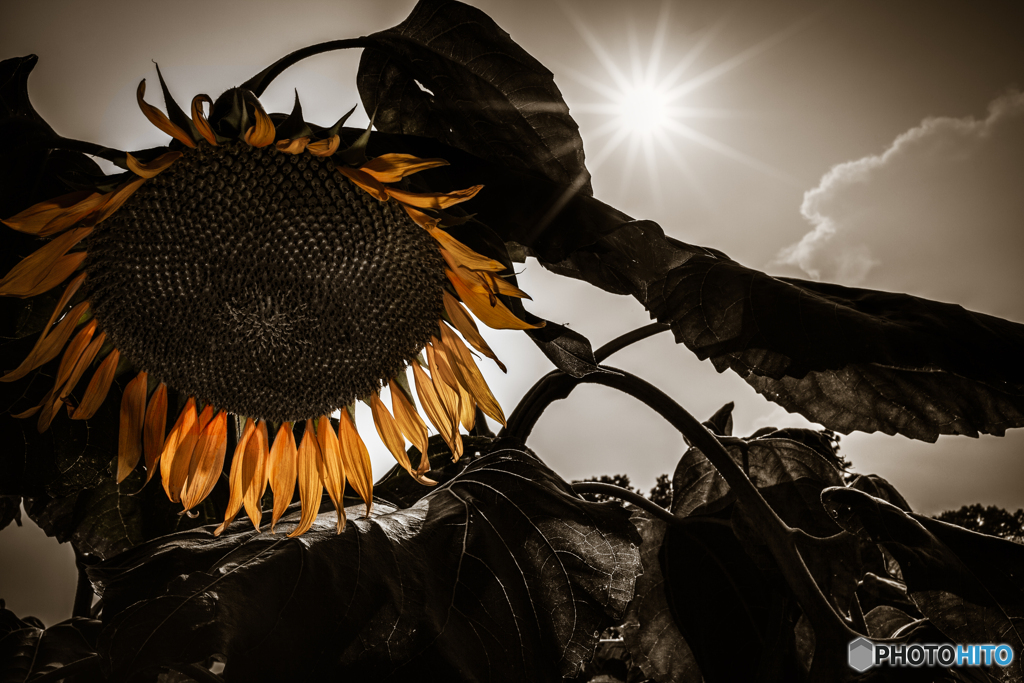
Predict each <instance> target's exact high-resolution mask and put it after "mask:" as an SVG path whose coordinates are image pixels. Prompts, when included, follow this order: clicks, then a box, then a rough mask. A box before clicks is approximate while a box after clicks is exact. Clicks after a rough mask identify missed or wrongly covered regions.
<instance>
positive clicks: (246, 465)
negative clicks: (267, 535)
mask: <svg viewBox="0 0 1024 683" xmlns="http://www.w3.org/2000/svg"><path fill="white" fill-rule="evenodd" d="M244 458H245V459H244V460H243V462H242V491H243V493H242V505H243V506H244V507H245V514H246V515H247V516H248V517H249V521H251V522H252V525H253V526H254V527H255V528H256V531H259V530H260V522H261V521H262V519H263V508H262V503H261V501H262V500H263V494H264V493H265V492H266V490H267V471H268V461H269V460H270V439H269V438H268V437H267V423H266V422H264V421H263V420H260V421H259V422H258V423H257V424H256V431H255V433H254V434H253V436H252V437H251V438H250V439H249V443H248V444H247V445H246V449H245V455H244Z"/></svg>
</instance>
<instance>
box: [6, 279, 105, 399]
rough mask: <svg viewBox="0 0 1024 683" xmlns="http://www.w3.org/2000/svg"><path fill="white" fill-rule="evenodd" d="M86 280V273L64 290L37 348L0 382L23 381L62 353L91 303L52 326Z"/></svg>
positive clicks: (83, 303) (81, 304)
mask: <svg viewBox="0 0 1024 683" xmlns="http://www.w3.org/2000/svg"><path fill="white" fill-rule="evenodd" d="M84 280H85V273H82V274H81V275H79V276H78V277H76V278H75V279H74V280H72V281H71V283H70V284H69V285H68V286H67V289H65V290H64V295H63V296H62V297H61V298H60V301H58V302H57V306H56V307H55V308H54V309H53V313H51V314H50V319H49V320H48V321H47V323H46V326H45V327H43V331H42V332H40V333H39V339H38V340H36V344H35V346H33V347H32V350H31V351H30V352H29V354H28V355H27V356H25V360H23V361H22V362H21V365H19V366H18V367H17V368H15V369H14V370H11V371H10V372H8V373H7V374H6V375H4V376H3V377H0V382H13V381H14V380H17V379H21V378H22V377H24V376H25V375H27V374H28V373H30V372H32V371H33V370H35V369H36V368H38V367H40V366H42V365H45V364H46V363H49V362H50V361H51V360H53V359H54V358H55V357H56V356H57V354H58V353H60V351H61V349H63V348H64V344H66V343H67V341H68V337H70V336H71V333H72V332H73V331H74V329H75V327H76V326H77V325H78V321H79V320H81V318H82V315H83V314H84V313H85V312H86V311H87V310H88V309H89V303H88V302H87V301H83V302H81V303H79V304H78V305H77V306H75V307H74V308H72V309H71V310H70V311H68V313H67V314H66V315H65V316H64V317H63V318H62V319H61V321H60V323H59V324H58V325H57V327H55V328H54V327H52V326H53V323H54V321H55V320H57V316H58V315H60V314H61V313H62V312H63V311H64V307H65V306H67V305H68V302H69V301H70V300H71V297H73V296H74V295H75V292H77V291H78V288H79V286H81V284H82V282H83V281H84ZM51 328H52V329H51Z"/></svg>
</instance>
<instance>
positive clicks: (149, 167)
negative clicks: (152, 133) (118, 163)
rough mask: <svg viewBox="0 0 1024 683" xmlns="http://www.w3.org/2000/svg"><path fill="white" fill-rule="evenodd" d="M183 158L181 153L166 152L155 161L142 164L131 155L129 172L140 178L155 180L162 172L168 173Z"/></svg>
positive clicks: (129, 156) (129, 157)
mask: <svg viewBox="0 0 1024 683" xmlns="http://www.w3.org/2000/svg"><path fill="white" fill-rule="evenodd" d="M179 158H181V152H166V153H164V154H161V155H160V156H158V157H157V158H156V159H153V161H150V162H148V163H142V162H141V161H139V160H138V159H136V158H135V157H133V156H132V155H131V154H129V155H128V170H130V171H131V172H132V173H134V174H135V175H137V176H139V177H140V178H147V179H148V178H155V177H156V176H158V175H160V173H161V171H166V170H167V169H168V168H170V167H171V164H173V163H174V162H175V161H177V160H178V159H179Z"/></svg>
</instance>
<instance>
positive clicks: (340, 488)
mask: <svg viewBox="0 0 1024 683" xmlns="http://www.w3.org/2000/svg"><path fill="white" fill-rule="evenodd" d="M316 436H317V439H318V440H319V441H320V455H321V458H320V467H321V469H320V478H321V479H322V480H323V482H324V487H325V488H326V489H327V495H329V496H330V497H331V502H332V503H334V509H335V510H337V512H338V526H337V530H338V533H339V534H340V533H341V531H342V529H344V528H345V463H344V462H343V460H342V457H341V444H340V443H339V442H338V435H337V434H336V433H335V432H334V428H333V427H332V426H331V420H330V418H329V417H328V416H326V415H324V416H323V417H321V418H320V419H319V421H317V425H316Z"/></svg>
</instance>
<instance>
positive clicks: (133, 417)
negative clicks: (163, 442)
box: [117, 372, 147, 484]
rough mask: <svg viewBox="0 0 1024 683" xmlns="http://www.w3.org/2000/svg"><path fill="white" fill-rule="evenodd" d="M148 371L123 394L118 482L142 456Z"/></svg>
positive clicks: (132, 468)
mask: <svg viewBox="0 0 1024 683" xmlns="http://www.w3.org/2000/svg"><path fill="white" fill-rule="evenodd" d="M146 388H147V387H146V373H145V372H140V373H139V374H138V375H137V376H136V377H135V379H133V380H132V381H131V382H129V383H128V386H127V387H125V389H124V395H122V396H121V423H120V428H119V429H118V432H117V483H118V484H120V483H121V482H122V481H124V478H125V477H127V476H128V475H129V474H131V472H132V470H134V469H135V465H137V464H138V462H139V458H140V457H142V423H143V422H144V421H145V417H146Z"/></svg>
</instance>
